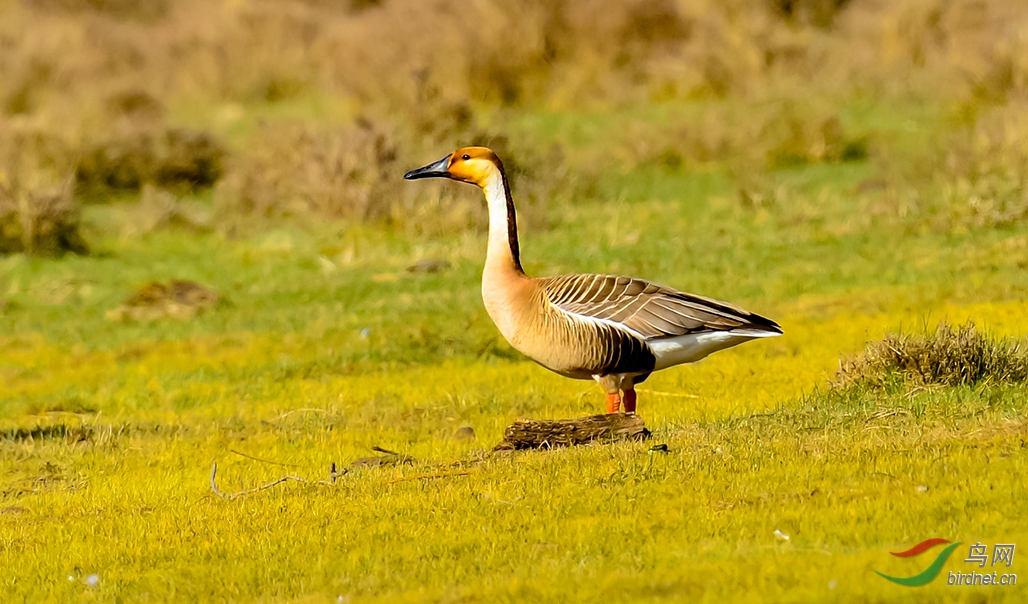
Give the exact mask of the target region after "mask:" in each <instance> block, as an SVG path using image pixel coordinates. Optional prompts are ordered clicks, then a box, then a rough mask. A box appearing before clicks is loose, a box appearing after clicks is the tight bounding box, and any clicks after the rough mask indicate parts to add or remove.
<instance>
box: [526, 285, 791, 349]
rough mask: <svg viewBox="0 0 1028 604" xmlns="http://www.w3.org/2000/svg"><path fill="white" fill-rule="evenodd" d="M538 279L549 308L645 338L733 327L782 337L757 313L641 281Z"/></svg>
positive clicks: (771, 322)
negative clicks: (622, 328)
mask: <svg viewBox="0 0 1028 604" xmlns="http://www.w3.org/2000/svg"><path fill="white" fill-rule="evenodd" d="M540 281H541V283H540V284H541V286H542V288H543V291H544V292H545V294H546V297H547V299H548V300H549V302H550V304H552V305H553V306H555V307H557V308H559V309H561V310H563V311H565V312H568V313H571V314H574V315H579V316H584V317H590V318H593V319H599V320H601V321H604V322H612V323H616V324H618V325H621V326H623V327H625V328H627V329H628V330H631V331H632V332H634V333H636V334H639V336H641V337H642V338H643V339H645V340H654V339H659V338H673V337H677V336H683V335H687V334H694V333H702V332H718V331H731V330H736V329H745V330H747V331H753V332H764V333H766V334H767V335H771V334H780V333H782V330H781V328H780V327H779V326H778V324H777V323H775V322H774V321H772V320H770V319H766V318H764V317H762V316H760V315H756V314H753V313H751V312H749V311H746V310H743V309H741V308H739V307H736V306H733V305H731V304H727V303H725V302H719V301H717V300H712V299H710V298H704V297H702V296H696V295H693V294H687V293H684V292H679V291H675V290H673V289H670V288H667V287H661V286H659V285H655V284H653V283H649V282H648V281H643V280H642V279H633V278H631V277H619V276H615V275H566V276H561V277H550V278H546V279H541V280H540Z"/></svg>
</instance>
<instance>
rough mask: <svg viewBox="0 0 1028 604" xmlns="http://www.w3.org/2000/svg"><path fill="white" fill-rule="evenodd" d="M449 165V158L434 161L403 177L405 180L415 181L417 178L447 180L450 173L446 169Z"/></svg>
mask: <svg viewBox="0 0 1028 604" xmlns="http://www.w3.org/2000/svg"><path fill="white" fill-rule="evenodd" d="M449 163H450V156H449V155H447V156H446V157H444V158H442V159H440V160H439V161H434V162H432V163H430V164H428V165H427V166H424V167H421V168H418V169H417V170H411V171H410V172H408V173H406V174H404V175H403V178H404V179H405V180H417V179H419V178H449V177H450V173H449V172H447V171H446V167H447V166H448V165H449Z"/></svg>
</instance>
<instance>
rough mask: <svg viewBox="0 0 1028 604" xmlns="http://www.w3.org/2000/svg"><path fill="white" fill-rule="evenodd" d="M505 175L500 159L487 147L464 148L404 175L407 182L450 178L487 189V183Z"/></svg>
mask: <svg viewBox="0 0 1028 604" xmlns="http://www.w3.org/2000/svg"><path fill="white" fill-rule="evenodd" d="M502 174H503V164H502V163H501V162H500V158H499V157H497V156H496V154H495V153H493V151H492V149H488V148H486V147H462V148H460V149H457V150H456V151H454V152H453V153H451V154H449V155H447V156H446V157H444V158H442V159H440V160H439V161H434V162H432V163H430V164H428V165H427V166H422V167H421V168H418V169H416V170H411V171H410V172H407V173H406V174H404V175H403V177H404V178H405V179H407V180H416V179H418V178H449V179H451V180H457V181H460V182H467V183H471V184H475V185H478V186H480V187H485V185H486V183H487V182H489V181H490V180H492V179H493V178H495V177H496V176H501V177H502Z"/></svg>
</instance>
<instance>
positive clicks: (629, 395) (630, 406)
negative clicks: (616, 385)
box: [624, 390, 635, 413]
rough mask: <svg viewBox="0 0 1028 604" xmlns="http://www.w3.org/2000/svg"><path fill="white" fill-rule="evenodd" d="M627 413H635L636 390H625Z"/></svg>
mask: <svg viewBox="0 0 1028 604" xmlns="http://www.w3.org/2000/svg"><path fill="white" fill-rule="evenodd" d="M624 402H625V413H635V390H625V398H624Z"/></svg>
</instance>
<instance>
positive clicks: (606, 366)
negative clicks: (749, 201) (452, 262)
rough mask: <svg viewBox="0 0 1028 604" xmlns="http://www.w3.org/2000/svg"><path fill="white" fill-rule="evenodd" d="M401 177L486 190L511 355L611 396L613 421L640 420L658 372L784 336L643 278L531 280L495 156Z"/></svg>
mask: <svg viewBox="0 0 1028 604" xmlns="http://www.w3.org/2000/svg"><path fill="white" fill-rule="evenodd" d="M404 178H405V179H407V180H415V179H419V178H449V179H452V180H456V181H460V182H466V183H472V184H476V185H478V186H479V187H481V188H482V190H483V192H484V193H485V198H486V202H487V203H488V206H489V243H488V249H487V252H486V260H485V269H484V271H483V272H482V299H483V301H484V302H485V308H486V311H487V312H488V313H489V317H490V318H492V320H493V322H494V323H495V324H496V326H497V327H498V328H499V330H500V333H501V334H503V337H504V338H506V340H507V341H508V342H509V343H510V345H511V346H513V347H514V348H515V349H516V350H518V351H520V352H521V353H523V354H525V355H526V356H528V357H529V358H531V359H532V360H534V361H536V362H537V363H539V364H540V365H542V366H543V367H546V368H547V369H550V370H551V371H554V372H556V373H559V374H561V375H564V376H567V377H571V378H576V379H594V380H596V381H597V382H598V383H599V385H600V386H601V387H602V388H603V389H604V390H605V391H606V393H607V413H617V412H618V411H619V409H620V408H621V405H622V403H623V404H624V410H625V413H634V412H635V407H636V393H635V385H636V384H638V383H640V382H642V381H643V380H645V379H646V378H647V377H649V375H650V373H652V372H654V371H658V370H660V369H666V368H668V367H671V366H673V365H678V364H681V363H693V362H696V361H699V360H700V359H702V358H704V357H706V356H707V355H709V354H711V353H713V352H717V351H718V350H724V349H725V348H729V347H731V346H736V345H738V344H742V343H743V342H747V341H749V340H753V339H757V338H766V337H772V336H778V335H781V334H782V329H781V327H779V326H778V324H777V323H775V322H774V321H772V320H770V319H765V318H764V317H761V316H759V315H755V314H753V313H751V312H749V311H746V310H743V309H741V308H739V307H737V306H734V305H731V304H728V303H726V302H719V301H717V300H712V299H710V298H704V297H701V296H696V295H693V294H687V293H684V292H679V291H675V290H673V289H670V288H667V287H662V286H660V285H655V284H653V283H649V282H647V281H643V280H641V279H633V278H631V277H621V276H616V275H566V276H559V277H535V278H533V277H529V276H527V275H526V274H525V271H524V269H522V268H521V256H520V249H519V245H518V230H517V218H516V215H515V210H514V201H513V199H512V198H511V194H510V186H509V184H508V182H507V176H506V174H505V173H504V170H503V163H502V162H501V161H500V158H499V157H497V156H496V154H495V153H493V152H492V151H491V150H490V149H487V148H485V147H464V148H462V149H457V150H456V151H454V152H453V153H451V154H449V155H447V156H446V157H444V158H442V159H440V160H439V161H436V162H433V163H431V164H428V165H427V166H424V167H422V168H418V169H416V170H411V171H409V172H407V173H406V174H405V175H404ZM622 393H624V395H623V396H622Z"/></svg>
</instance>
